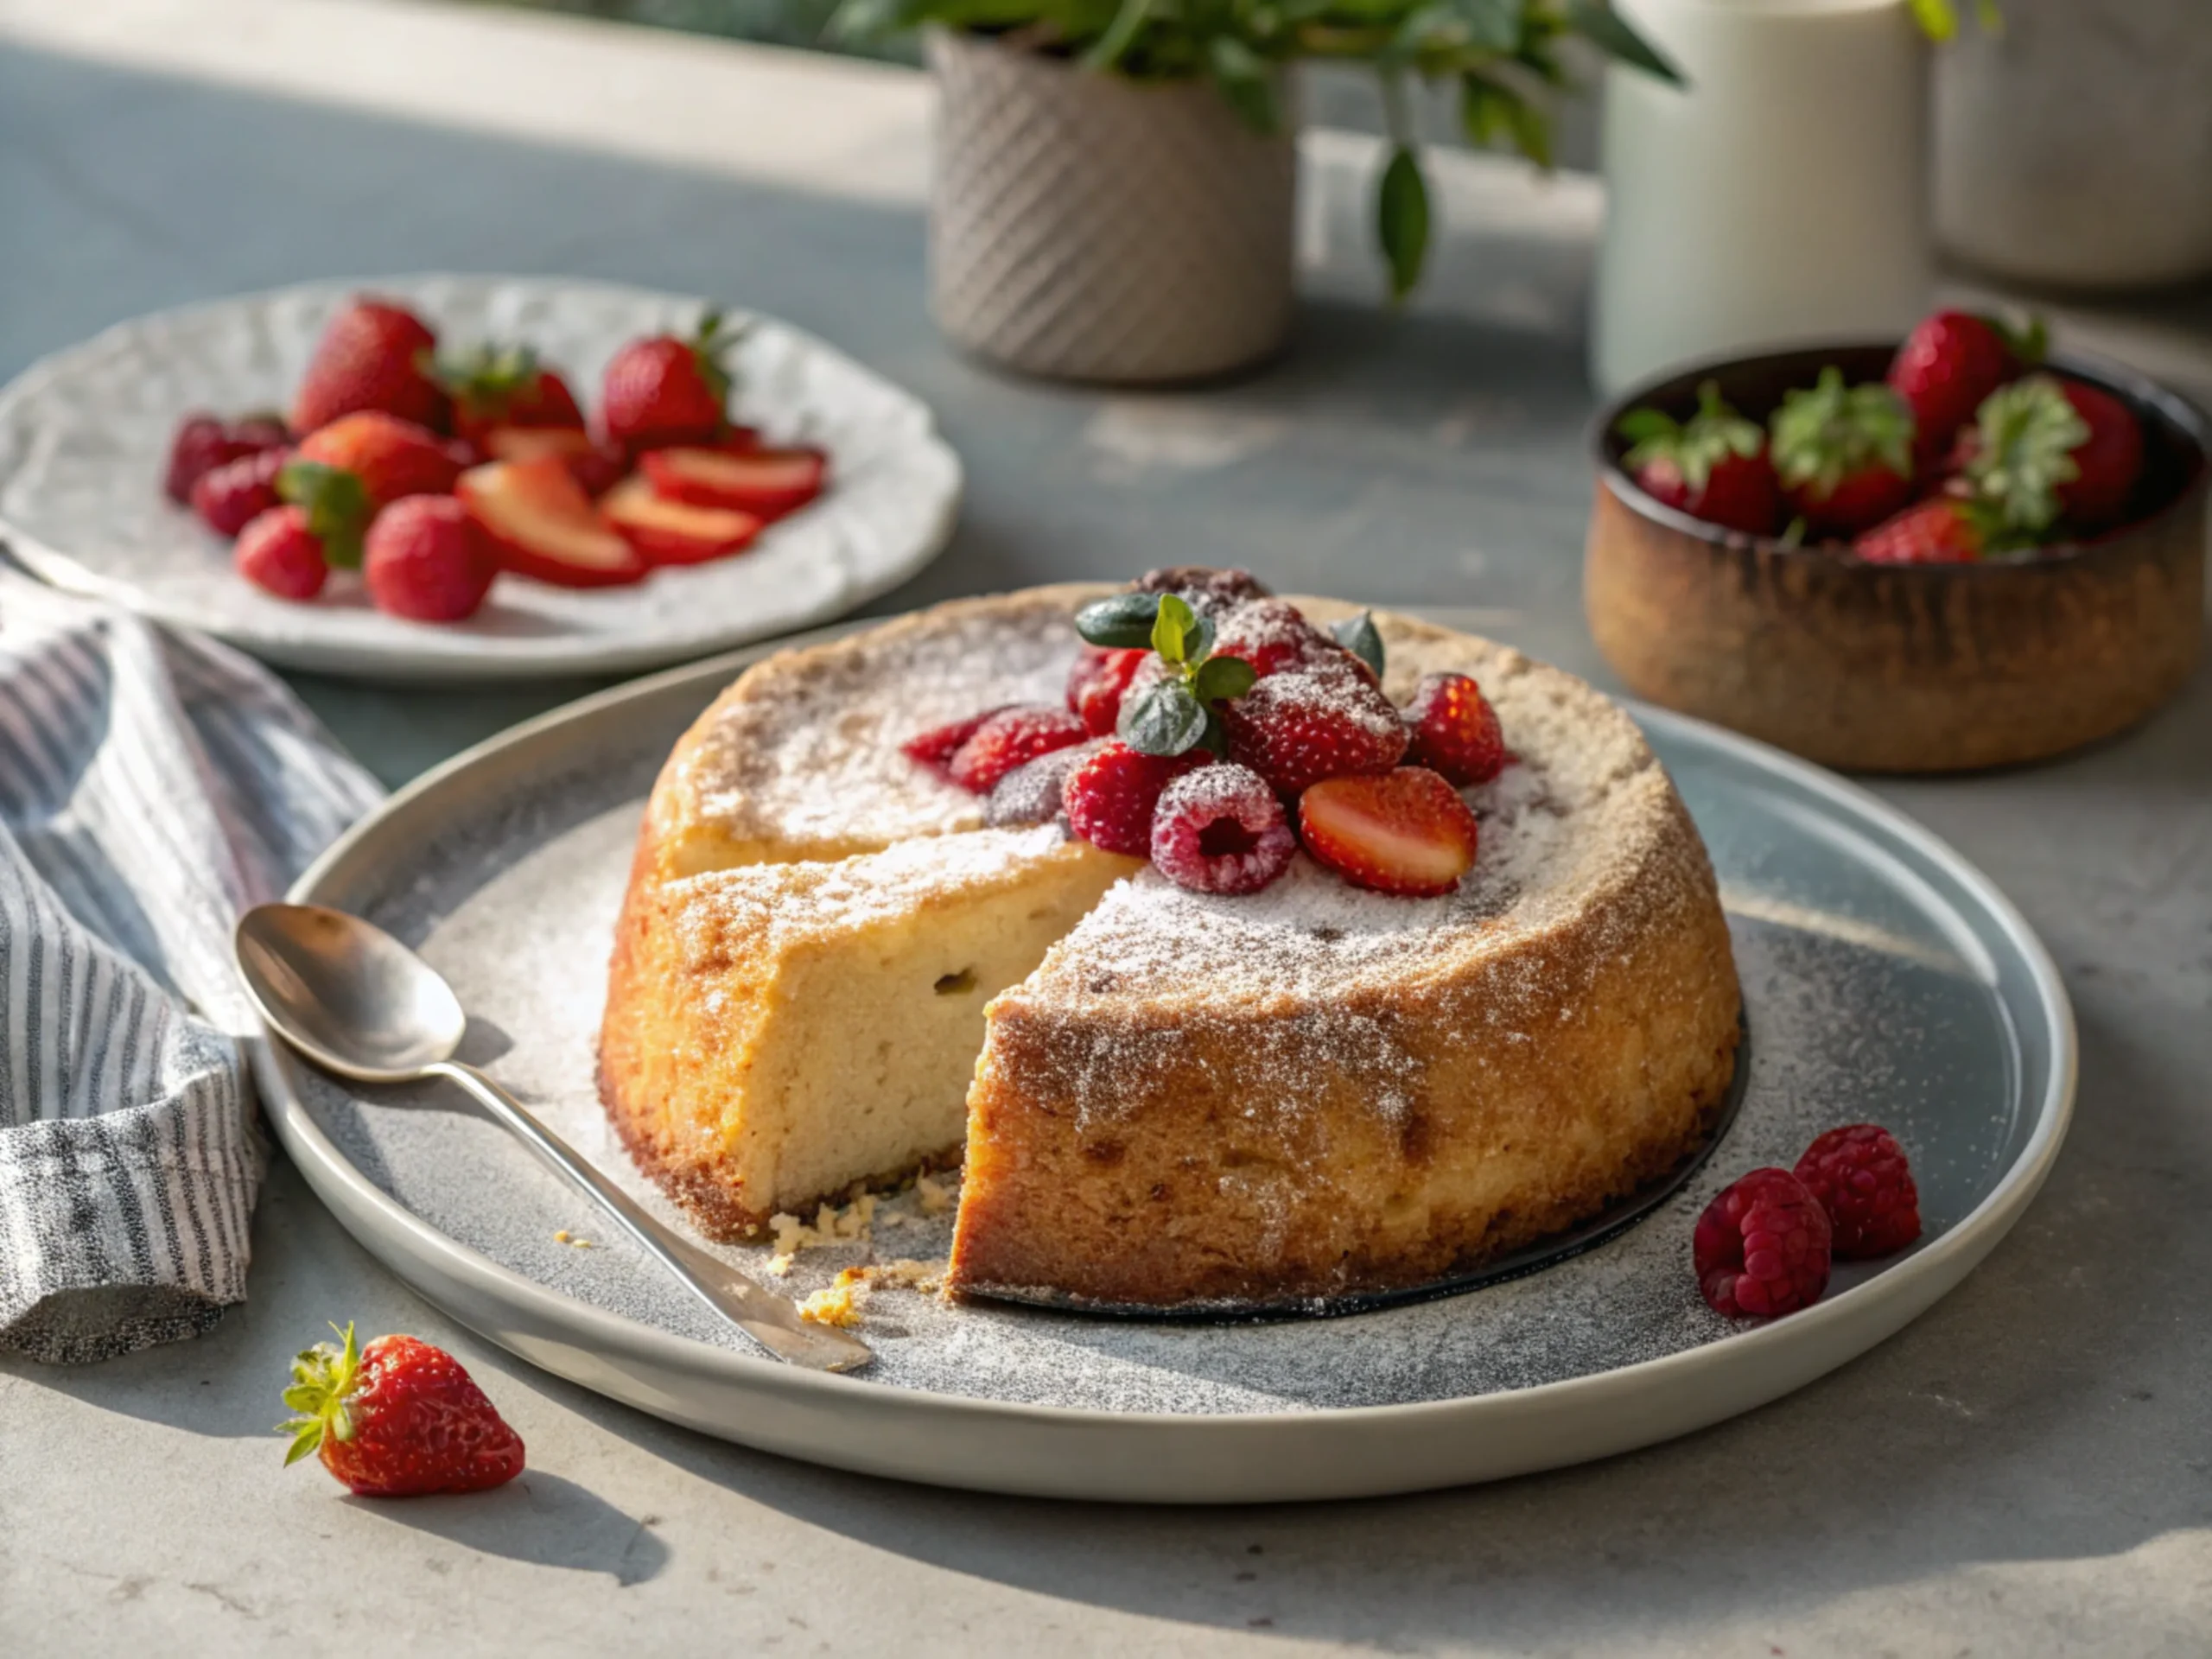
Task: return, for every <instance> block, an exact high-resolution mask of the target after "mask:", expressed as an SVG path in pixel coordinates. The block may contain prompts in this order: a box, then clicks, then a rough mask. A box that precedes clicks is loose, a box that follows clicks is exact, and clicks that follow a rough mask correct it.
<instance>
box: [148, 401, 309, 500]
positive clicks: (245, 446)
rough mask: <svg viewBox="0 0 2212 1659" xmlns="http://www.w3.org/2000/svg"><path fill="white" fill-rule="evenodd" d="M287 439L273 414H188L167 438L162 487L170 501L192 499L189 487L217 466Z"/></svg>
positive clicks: (287, 435)
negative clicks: (234, 417)
mask: <svg viewBox="0 0 2212 1659" xmlns="http://www.w3.org/2000/svg"><path fill="white" fill-rule="evenodd" d="M289 442H291V438H290V435H289V434H288V433H287V432H286V431H285V430H284V423H283V422H282V421H280V420H277V418H276V417H275V416H269V415H248V416H245V417H244V418H243V419H240V420H236V421H224V420H219V419H218V418H217V417H216V416H213V415H209V414H207V413H206V412H205V411H200V412H195V413H194V414H190V415H188V416H185V417H184V419H183V420H182V421H181V422H179V423H178V424H177V429H176V435H175V437H174V438H172V439H170V441H169V459H168V467H167V469H166V470H165V472H164V473H163V474H162V490H163V491H164V492H165V493H167V494H168V498H169V499H170V500H172V501H175V502H177V503H179V504H183V503H187V502H189V501H190V500H191V499H192V486H194V485H195V484H197V483H198V482H199V481H200V480H201V479H202V478H204V477H206V476H207V474H209V473H212V472H213V471H214V470H215V469H216V468H217V467H224V466H228V465H229V464H230V463H231V462H232V461H243V460H245V458H246V457H247V456H248V455H257V454H260V453H261V452H262V451H263V450H264V449H280V448H283V446H284V445H285V444H287V443H289Z"/></svg>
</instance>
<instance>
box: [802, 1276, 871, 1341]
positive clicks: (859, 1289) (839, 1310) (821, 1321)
mask: <svg viewBox="0 0 2212 1659" xmlns="http://www.w3.org/2000/svg"><path fill="white" fill-rule="evenodd" d="M850 1272H851V1269H850V1268H847V1269H846V1272H845V1273H841V1274H838V1275H837V1281H836V1283H835V1284H833V1285H831V1286H830V1287H829V1289H827V1290H817V1291H816V1292H815V1293H814V1294H813V1295H811V1296H810V1297H808V1298H807V1299H806V1300H804V1301H803V1302H801V1303H800V1304H799V1305H798V1316H799V1318H801V1319H806V1320H809V1321H810V1322H811V1323H813V1324H815V1325H839V1326H842V1327H843V1328H844V1329H846V1330H850V1329H852V1328H853V1327H854V1326H855V1325H859V1324H860V1322H861V1300H862V1299H864V1298H865V1297H866V1296H867V1294H868V1287H867V1286H866V1285H865V1284H863V1283H862V1282H861V1281H859V1280H858V1279H849V1278H848V1277H847V1274H849V1273H850Z"/></svg>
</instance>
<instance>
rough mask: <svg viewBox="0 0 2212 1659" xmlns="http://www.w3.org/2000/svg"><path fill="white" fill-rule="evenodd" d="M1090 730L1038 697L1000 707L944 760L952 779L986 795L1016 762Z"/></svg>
mask: <svg viewBox="0 0 2212 1659" xmlns="http://www.w3.org/2000/svg"><path fill="white" fill-rule="evenodd" d="M1089 736H1090V732H1088V731H1087V730H1085V729H1084V724H1083V722H1082V721H1080V720H1077V718H1076V717H1075V716H1074V715H1071V714H1070V713H1069V712H1068V711H1067V710H1066V709H1051V708H1047V707H1046V706H1045V705H1044V704H1042V703H1031V704H1016V705H1015V706H1014V708H1011V709H1000V710H999V711H998V713H996V714H995V715H992V716H991V717H990V718H989V719H988V720H986V721H983V723H982V725H980V726H978V727H977V728H976V730H975V732H974V733H973V734H971V735H970V736H969V739H968V741H966V742H964V743H963V744H962V745H961V746H960V747H958V748H957V749H956V750H955V751H954V752H953V754H952V758H951V759H950V760H948V761H947V762H946V763H945V770H946V772H948V774H949V775H950V777H951V779H952V781H953V782H954V783H956V784H957V785H960V786H961V788H963V789H965V790H969V791H972V792H973V793H975V794H977V795H988V794H989V793H990V792H991V791H992V790H993V789H994V788H995V787H996V785H997V784H998V781H999V779H1001V778H1003V777H1005V776H1006V775H1007V773H1008V772H1012V771H1013V770H1014V768H1015V767H1016V766H1021V765H1023V764H1025V763H1026V762H1027V761H1031V760H1035V759H1036V758H1037V757H1038V756H1039V755H1040V754H1049V753H1052V751H1053V750H1054V749H1065V748H1068V747H1071V746H1073V745H1075V744H1077V743H1080V742H1082V741H1084V740H1085V739H1086V738H1088V737H1089Z"/></svg>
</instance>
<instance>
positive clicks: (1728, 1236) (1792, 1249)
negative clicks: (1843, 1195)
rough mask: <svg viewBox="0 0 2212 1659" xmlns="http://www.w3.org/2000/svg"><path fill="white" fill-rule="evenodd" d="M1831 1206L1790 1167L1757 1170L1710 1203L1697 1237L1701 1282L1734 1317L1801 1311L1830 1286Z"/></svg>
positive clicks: (1694, 1252) (1711, 1299) (1717, 1308)
mask: <svg viewBox="0 0 2212 1659" xmlns="http://www.w3.org/2000/svg"><path fill="white" fill-rule="evenodd" d="M1828 1242H1829V1228H1828V1217H1827V1211H1825V1210H1823V1209H1821V1201H1820V1200H1819V1199H1818V1198H1815V1197H1814V1196H1813V1195H1812V1193H1811V1192H1808V1191H1807V1190H1806V1186H1805V1184H1804V1182H1802V1181H1801V1180H1799V1179H1797V1178H1796V1176H1795V1175H1792V1174H1791V1173H1789V1171H1788V1170H1786V1169H1755V1170H1753V1171H1752V1172H1751V1173H1750V1174H1748V1175H1746V1176H1745V1177H1744V1178H1743V1179H1741V1180H1739V1181H1738V1182H1737V1183H1736V1184H1735V1185H1732V1186H1731V1187H1729V1188H1727V1189H1726V1191H1725V1192H1722V1193H1721V1194H1720V1195H1719V1197H1718V1198H1714V1199H1713V1202H1712V1203H1711V1204H1709V1205H1706V1207H1705V1213H1704V1214H1703V1215H1701V1216H1700V1217H1698V1218H1697V1230H1696V1232H1695V1233H1694V1234H1693V1235H1692V1236H1691V1240H1690V1257H1691V1261H1692V1262H1693V1263H1694V1265H1695V1267H1696V1268H1697V1287H1698V1289H1699V1290H1700V1292H1701V1293H1702V1294H1704V1297H1705V1300H1706V1301H1707V1303H1708V1304H1710V1305H1711V1306H1712V1308H1713V1312H1714V1313H1725V1314H1726V1315H1727V1316H1728V1317H1729V1318H1730V1319H1771V1318H1773V1317H1775V1316H1776V1315H1778V1314H1783V1313H1796V1311H1797V1310H1798V1309H1799V1308H1801V1307H1810V1306H1812V1305H1813V1304H1814V1303H1815V1302H1817V1301H1818V1300H1821V1292H1822V1291H1824V1290H1826V1289H1827V1284H1828Z"/></svg>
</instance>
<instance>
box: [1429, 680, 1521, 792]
mask: <svg viewBox="0 0 2212 1659" xmlns="http://www.w3.org/2000/svg"><path fill="white" fill-rule="evenodd" d="M1406 724H1407V725H1408V727H1409V728H1412V731H1413V744H1412V747H1410V748H1409V749H1408V752H1407V755H1406V758H1407V759H1408V760H1411V761H1413V762H1414V764H1415V765H1417V766H1427V768H1428V769H1429V770H1430V771H1432V772H1441V773H1443V774H1444V776H1445V778H1446V779H1447V780H1448V781H1450V782H1452V783H1454V784H1459V785H1467V784H1486V783H1488V782H1490V780H1491V779H1493V778H1495V777H1497V774H1498V773H1499V772H1503V770H1504V769H1505V734H1503V732H1502V731H1500V730H1499V729H1498V724H1497V710H1496V709H1493V708H1491V706H1490V699H1489V698H1487V697H1485V696H1483V689H1482V687H1480V686H1479V685H1478V684H1476V683H1475V682H1474V679H1473V677H1471V676H1470V675H1466V674H1425V675H1423V676H1422V677H1421V683H1420V684H1419V685H1417V686H1415V687H1414V700H1413V701H1412V702H1409V703H1408V704H1407V705H1406Z"/></svg>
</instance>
